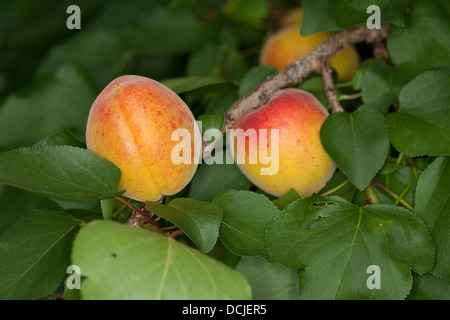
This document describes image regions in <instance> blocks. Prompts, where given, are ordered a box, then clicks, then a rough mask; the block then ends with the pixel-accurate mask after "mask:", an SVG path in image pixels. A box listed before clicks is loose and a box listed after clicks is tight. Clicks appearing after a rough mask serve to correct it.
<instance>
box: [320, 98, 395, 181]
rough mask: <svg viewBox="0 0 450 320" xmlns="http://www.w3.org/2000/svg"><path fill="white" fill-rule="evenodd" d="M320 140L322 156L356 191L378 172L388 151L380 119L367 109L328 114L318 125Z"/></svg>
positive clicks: (376, 114)
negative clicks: (336, 168) (321, 123)
mask: <svg viewBox="0 0 450 320" xmlns="http://www.w3.org/2000/svg"><path fill="white" fill-rule="evenodd" d="M320 138H321V140H322V144H323V147H324V148H325V150H326V152H327V153H328V154H329V155H330V157H331V158H332V159H333V160H334V162H335V163H336V165H337V166H338V168H339V169H340V170H341V171H342V172H343V173H345V175H346V176H347V177H348V178H349V179H350V181H351V182H352V183H353V184H354V185H355V186H356V187H357V188H358V189H359V190H363V189H365V188H366V187H367V185H368V184H369V183H370V180H372V178H373V177H374V176H375V174H376V173H377V172H378V170H380V168H381V167H382V166H383V164H384V162H385V160H386V156H387V151H388V150H389V138H388V135H387V133H386V129H385V127H384V117H383V116H382V115H381V114H380V113H379V112H378V111H377V110H375V109H373V108H372V107H370V106H361V107H359V108H358V110H356V111H355V112H353V113H352V114H347V113H344V112H337V113H334V114H331V115H330V116H329V117H328V118H327V119H326V120H325V122H324V123H323V125H322V128H321V131H320Z"/></svg>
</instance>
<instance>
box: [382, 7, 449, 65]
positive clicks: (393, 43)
mask: <svg viewBox="0 0 450 320" xmlns="http://www.w3.org/2000/svg"><path fill="white" fill-rule="evenodd" d="M381 12H382V13H381V15H383V11H381ZM449 19H450V16H449V15H448V13H447V12H446V11H445V10H443V8H442V7H441V6H440V5H439V3H438V2H437V1H429V0H416V1H414V2H413V3H412V5H411V10H410V11H409V12H408V13H406V14H405V27H403V28H398V27H395V26H393V27H392V28H391V29H390V32H389V37H388V39H387V49H388V51H389V56H390V58H391V59H392V61H393V62H394V64H395V65H401V64H403V63H408V64H410V65H412V66H413V67H414V69H415V70H417V71H425V70H429V69H434V68H439V67H445V66H449V65H450V41H449V40H448V35H449V34H450V23H449Z"/></svg>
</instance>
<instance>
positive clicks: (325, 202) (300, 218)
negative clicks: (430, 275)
mask: <svg viewBox="0 0 450 320" xmlns="http://www.w3.org/2000/svg"><path fill="white" fill-rule="evenodd" d="M266 238H267V243H268V250H269V254H270V255H271V256H272V257H273V258H274V260H275V261H276V262H279V263H281V264H283V265H285V266H287V267H291V268H296V269H304V270H302V271H300V274H299V297H300V299H404V298H405V297H406V295H407V294H408V292H409V290H410V288H411V283H412V277H411V270H410V269H411V268H412V269H413V270H414V271H416V272H418V273H424V272H427V271H428V270H429V269H430V268H431V267H432V264H433V257H434V247H433V241H432V239H431V237H430V234H429V233H428V230H427V228H426V227H425V225H424V224H423V223H422V221H421V220H420V219H419V218H417V217H416V216H415V215H414V214H412V213H411V212H410V211H409V210H407V209H404V208H400V207H394V206H391V205H384V204H380V205H370V206H365V207H357V206H355V205H353V204H351V203H349V202H347V201H345V200H344V199H342V198H339V197H320V196H312V197H310V198H305V199H299V200H297V201H296V202H294V203H292V204H291V205H290V206H288V207H287V208H286V209H284V210H283V211H282V212H281V213H280V214H279V215H278V216H277V217H275V219H274V220H273V221H272V223H270V224H269V226H268V227H267V231H266ZM287 244H288V245H287ZM372 265H375V266H378V267H379V270H380V273H381V274H380V290H375V289H372V290H371V289H369V288H368V287H367V280H368V278H369V277H370V272H369V273H367V269H368V267H369V266H372Z"/></svg>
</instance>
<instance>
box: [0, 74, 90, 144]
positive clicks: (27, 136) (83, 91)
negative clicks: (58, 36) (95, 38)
mask: <svg viewBox="0 0 450 320" xmlns="http://www.w3.org/2000/svg"><path fill="white" fill-rule="evenodd" d="M94 99H95V93H94V91H93V90H92V88H91V86H90V85H89V83H88V81H87V80H86V79H85V77H84V76H83V75H82V74H81V73H80V72H79V70H77V69H75V68H73V67H69V66H65V67H61V68H60V69H58V70H57V71H56V72H55V74H54V75H52V76H51V77H46V78H43V79H41V80H39V81H37V82H35V83H34V84H33V85H32V86H31V87H30V88H29V89H28V90H27V91H25V92H23V93H21V94H14V95H11V96H9V97H8V98H7V99H6V100H5V102H4V104H3V105H2V106H1V108H0V148H3V149H11V148H14V147H17V146H28V145H32V144H34V143H35V142H37V141H39V140H41V139H44V138H46V137H47V136H49V135H50V134H53V133H55V131H57V130H59V129H64V128H67V129H71V130H72V131H73V132H74V133H75V134H77V135H80V136H81V135H84V132H85V130H86V121H87V118H88V114H89V109H90V107H91V105H92V102H93V101H94Z"/></svg>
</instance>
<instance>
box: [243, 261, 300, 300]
mask: <svg viewBox="0 0 450 320" xmlns="http://www.w3.org/2000/svg"><path fill="white" fill-rule="evenodd" d="M236 270H237V271H239V272H240V273H242V274H243V275H244V277H246V278H247V280H248V282H249V284H250V286H251V287H252V292H253V300H297V299H298V280H297V278H298V271H297V270H292V269H288V268H286V267H284V266H282V265H280V264H278V263H270V262H268V261H267V260H266V259H264V258H262V257H242V258H241V260H240V261H239V263H238V265H237V267H236Z"/></svg>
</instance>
